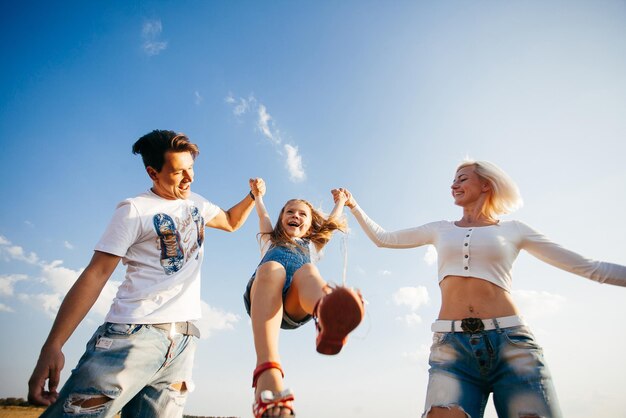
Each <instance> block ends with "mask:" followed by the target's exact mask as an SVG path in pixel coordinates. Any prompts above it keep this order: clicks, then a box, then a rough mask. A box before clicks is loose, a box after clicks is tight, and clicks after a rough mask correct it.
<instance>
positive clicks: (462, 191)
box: [451, 165, 490, 207]
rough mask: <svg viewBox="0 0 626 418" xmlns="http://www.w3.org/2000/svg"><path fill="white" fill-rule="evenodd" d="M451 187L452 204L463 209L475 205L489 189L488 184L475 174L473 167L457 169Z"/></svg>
mask: <svg viewBox="0 0 626 418" xmlns="http://www.w3.org/2000/svg"><path fill="white" fill-rule="evenodd" d="M451 187H452V197H453V198H454V204H455V205H458V206H463V207H465V206H468V205H472V204H475V203H476V202H478V201H479V199H481V198H483V195H484V194H485V193H487V192H488V191H489V189H490V187H489V183H488V182H487V181H485V180H483V179H481V178H480V177H479V176H478V174H476V172H475V171H474V166H473V165H470V166H467V167H463V168H461V169H459V171H457V172H456V176H455V177H454V181H453V182H452V186H451Z"/></svg>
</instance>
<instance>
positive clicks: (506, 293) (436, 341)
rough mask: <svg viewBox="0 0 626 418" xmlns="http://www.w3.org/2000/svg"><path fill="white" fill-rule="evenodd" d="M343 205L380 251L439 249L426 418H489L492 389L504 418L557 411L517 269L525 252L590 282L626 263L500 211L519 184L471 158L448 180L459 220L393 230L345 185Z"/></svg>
mask: <svg viewBox="0 0 626 418" xmlns="http://www.w3.org/2000/svg"><path fill="white" fill-rule="evenodd" d="M333 194H334V195H335V196H341V195H347V201H346V206H348V207H349V208H350V209H351V211H352V214H353V215H354V216H355V218H356V219H357V221H358V223H359V225H360V226H361V227H362V228H363V230H364V231H365V233H366V235H367V236H368V237H369V238H370V239H371V240H372V241H373V242H374V243H375V244H376V245H377V246H379V247H386V248H413V247H419V246H421V245H427V244H431V245H434V246H435V248H436V249H437V254H438V276H439V287H440V289H441V299H442V304H441V309H440V311H439V318H438V319H437V320H436V321H435V322H434V323H433V325H432V331H433V332H434V335H433V344H432V347H431V351H430V360H429V364H430V370H429V382H428V391H427V394H426V405H425V409H424V414H423V417H424V418H426V417H427V418H442V417H444V418H456V417H462V418H466V417H470V418H480V417H482V416H483V413H484V410H485V405H486V403H487V399H488V396H489V393H493V400H494V404H495V408H496V411H497V413H498V416H499V417H520V418H523V417H540V416H541V417H546V418H548V417H550V418H557V417H561V412H560V408H559V404H558V400H557V397H556V392H555V390H554V387H553V383H552V378H551V376H550V372H549V371H548V368H547V366H546V363H545V361H544V358H543V353H542V349H541V347H540V346H539V345H538V344H537V342H536V341H535V338H534V336H533V334H532V333H531V331H530V330H529V328H528V326H527V325H526V324H525V323H524V320H523V319H522V317H521V316H520V312H519V311H518V309H517V307H516V306H515V303H514V302H513V299H512V298H511V285H512V277H511V268H512V265H513V262H514V261H515V259H516V258H517V255H518V254H519V251H520V250H526V251H528V252H529V253H530V254H532V255H533V256H535V257H537V258H539V259H540V260H542V261H544V262H546V263H549V264H551V265H553V266H555V267H558V268H560V269H563V270H566V271H568V272H571V273H574V274H577V275H580V276H583V277H586V278H588V279H591V280H594V281H597V282H600V283H608V284H613V285H617V286H626V267H625V266H622V265H618V264H612V263H606V262H601V261H594V260H590V259H587V258H585V257H583V256H581V255H579V254H576V253H574V252H572V251H569V250H567V249H565V248H563V247H561V246H559V245H558V244H556V243H554V242H552V241H550V240H549V239H548V238H546V237H545V236H544V235H542V234H541V233H540V232H537V231H536V230H534V229H533V228H531V227H530V226H528V225H526V224H524V223H522V222H519V221H514V220H511V221H501V220H499V219H498V216H499V215H501V214H505V213H510V212H512V211H514V210H515V209H517V208H518V207H519V206H520V205H521V198H520V195H519V191H518V189H517V186H516V185H515V183H514V182H513V181H512V180H511V179H510V177H509V176H508V175H507V174H506V173H504V172H503V171H502V170H501V169H500V168H498V167H497V166H496V165H494V164H492V163H489V162H486V161H466V162H464V163H462V164H460V165H459V166H458V168H457V170H456V174H455V177H454V181H453V182H452V198H453V199H454V203H455V204H456V205H458V206H460V207H461V208H462V209H463V213H462V217H461V218H460V219H459V220H457V221H454V222H452V221H438V222H432V223H428V224H425V225H422V226H418V227H415V228H410V229H404V230H400V231H395V232H387V231H385V230H384V229H383V228H381V227H380V226H379V225H378V224H376V223H375V222H374V221H373V220H372V219H370V218H369V217H368V216H367V215H366V214H365V212H364V211H363V209H362V208H361V207H359V205H358V204H357V202H356V200H355V198H354V196H352V195H351V194H350V192H349V191H348V190H346V189H335V190H333Z"/></svg>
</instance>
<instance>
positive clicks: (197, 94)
mask: <svg viewBox="0 0 626 418" xmlns="http://www.w3.org/2000/svg"><path fill="white" fill-rule="evenodd" d="M193 96H194V97H195V103H196V105H199V104H200V103H202V101H203V100H204V98H203V97H202V96H201V95H200V92H199V91H194V92H193Z"/></svg>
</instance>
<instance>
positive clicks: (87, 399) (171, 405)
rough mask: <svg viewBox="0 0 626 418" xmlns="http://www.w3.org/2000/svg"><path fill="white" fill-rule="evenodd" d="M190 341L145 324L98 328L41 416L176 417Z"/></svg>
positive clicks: (187, 374)
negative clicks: (55, 397)
mask: <svg viewBox="0 0 626 418" xmlns="http://www.w3.org/2000/svg"><path fill="white" fill-rule="evenodd" d="M195 349H196V342H195V340H194V337H192V336H188V335H182V334H174V335H173V336H172V337H171V340H170V337H169V335H168V332H167V331H164V330H161V329H158V328H154V327H152V326H150V325H132V324H113V323H105V324H103V325H101V326H100V327H99V328H98V329H97V330H96V332H95V333H94V335H93V337H92V338H91V340H89V342H88V343H87V347H86V350H85V354H83V356H82V357H81V359H80V360H79V362H78V365H77V366H76V368H75V369H74V370H72V374H71V376H70V378H69V379H68V381H67V382H66V383H65V385H64V386H63V389H62V390H61V392H60V394H59V398H58V399H57V401H56V402H55V403H54V404H53V405H51V406H50V407H49V408H48V409H46V411H45V412H44V413H43V415H42V417H113V416H115V414H117V413H118V412H120V411H121V412H122V417H133V418H138V417H139V418H147V417H167V418H169V417H182V416H183V408H184V406H185V401H186V399H187V393H188V391H190V390H193V382H192V380H191V370H192V365H193V358H194V353H195Z"/></svg>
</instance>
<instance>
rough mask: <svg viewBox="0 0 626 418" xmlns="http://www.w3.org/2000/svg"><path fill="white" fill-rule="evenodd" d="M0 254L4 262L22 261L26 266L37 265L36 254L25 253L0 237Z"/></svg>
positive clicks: (17, 246)
mask: <svg viewBox="0 0 626 418" xmlns="http://www.w3.org/2000/svg"><path fill="white" fill-rule="evenodd" d="M0 254H1V255H2V256H3V257H4V259H5V260H17V261H23V262H25V263H28V264H37V262H38V261H39V258H38V257H37V254H35V253H33V252H31V253H27V252H26V251H24V249H23V248H22V247H20V246H19V245H13V244H12V243H11V241H9V240H8V239H6V238H5V237H3V236H2V235H0Z"/></svg>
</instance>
